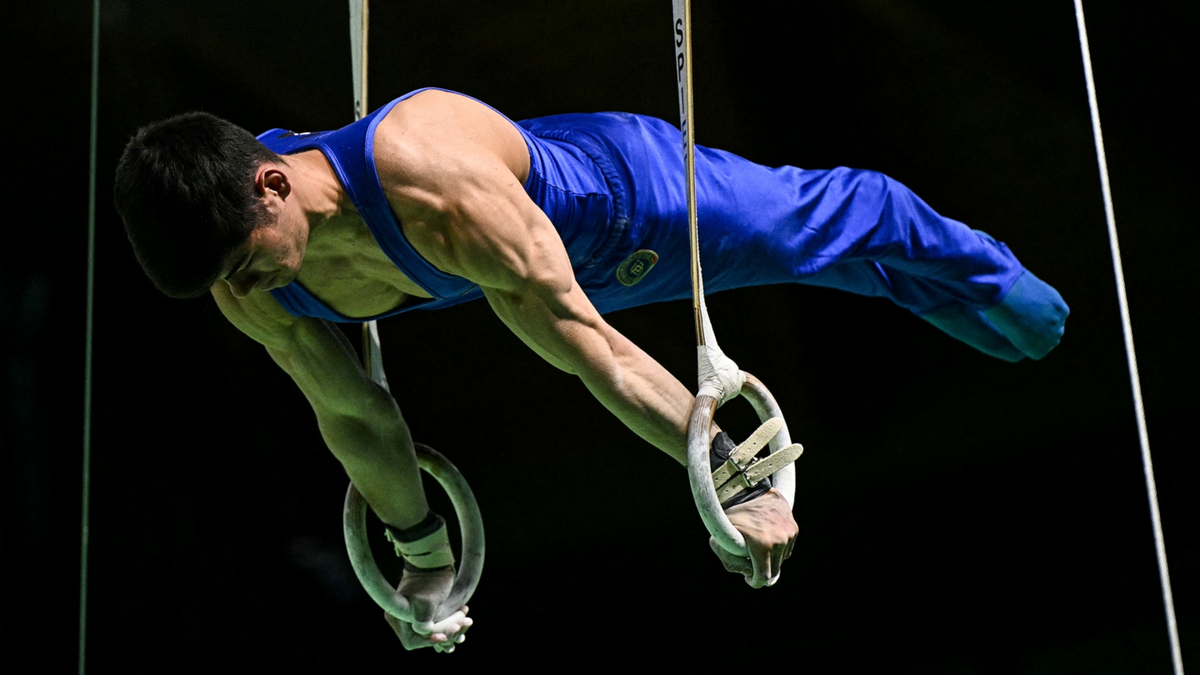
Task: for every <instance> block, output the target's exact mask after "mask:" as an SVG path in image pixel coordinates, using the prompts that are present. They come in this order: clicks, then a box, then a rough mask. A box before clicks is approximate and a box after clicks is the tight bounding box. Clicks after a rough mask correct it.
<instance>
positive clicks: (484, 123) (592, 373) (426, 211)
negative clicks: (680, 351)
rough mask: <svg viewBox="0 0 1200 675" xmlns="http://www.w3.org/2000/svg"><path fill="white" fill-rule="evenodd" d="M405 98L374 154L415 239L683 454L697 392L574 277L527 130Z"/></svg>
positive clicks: (527, 335)
mask: <svg viewBox="0 0 1200 675" xmlns="http://www.w3.org/2000/svg"><path fill="white" fill-rule="evenodd" d="M404 105H405V107H404V108H401V107H400V106H397V109H396V110H395V111H393V113H392V115H394V116H395V117H391V116H389V119H388V120H387V121H386V123H385V124H384V125H381V126H380V134H377V135H376V140H375V143H376V145H375V157H376V165H377V167H378V168H379V171H380V177H381V179H382V180H383V183H384V185H385V189H386V190H387V192H388V197H389V201H390V203H391V204H392V207H393V208H394V209H395V210H396V211H397V213H398V214H399V215H400V216H401V221H402V222H403V223H404V233H405V235H406V236H407V237H408V238H409V241H411V242H412V244H413V245H414V247H416V248H417V250H418V251H419V252H420V253H421V254H422V255H423V256H424V257H425V258H426V259H427V260H429V261H430V262H431V263H433V264H434V265H435V266H437V267H438V268H440V269H442V270H443V271H446V272H448V273H451V274H455V275H458V276H462V277H466V278H467V279H470V280H472V281H474V282H476V283H478V284H479V285H480V287H481V288H482V289H483V292H484V294H485V296H486V297H487V299H488V301H489V302H490V303H491V306H492V308H493V309H494V310H495V312H496V314H497V315H498V316H499V317H500V319H501V320H502V321H504V322H505V324H506V325H508V327H509V328H510V329H512V331H513V332H514V333H515V334H516V335H517V336H518V337H520V338H521V339H522V340H523V341H524V342H525V343H526V344H527V345H529V347H530V348H532V349H533V350H534V351H536V352H537V353H538V354H540V355H541V356H542V357H543V358H545V359H546V360H547V361H549V362H550V363H551V364H553V365H555V366H557V367H558V368H560V369H562V370H564V371H566V372H569V373H573V374H575V375H578V376H579V378H580V379H581V380H582V381H583V383H584V384H585V385H586V386H587V388H588V389H589V390H590V391H591V392H592V393H593V394H594V395H595V396H596V398H597V399H598V400H599V401H600V402H601V403H602V404H603V405H604V406H605V407H606V408H608V409H609V410H610V411H612V412H613V413H614V414H615V415H616V416H617V417H618V418H620V419H621V421H622V422H624V423H625V424H626V425H627V426H628V427H629V428H630V429H632V430H633V431H634V432H636V433H637V434H638V435H639V436H641V437H642V438H644V439H645V440H647V441H649V442H650V443H652V444H653V445H655V446H656V447H658V448H660V449H662V450H663V451H665V452H666V453H668V454H669V455H671V456H672V457H674V458H675V459H676V460H678V461H679V462H680V463H685V462H686V454H687V451H686V441H685V435H686V426H687V414H688V409H689V407H690V405H691V401H692V395H691V394H690V393H689V392H688V390H687V388H686V387H684V386H683V384H681V383H680V382H679V381H678V380H677V379H676V378H675V377H673V376H672V375H671V374H670V373H668V372H667V371H666V369H664V368H663V367H662V366H661V365H659V364H658V363H657V362H656V361H654V360H653V359H652V358H650V357H649V356H648V355H647V354H646V353H645V352H643V351H642V350H641V349H639V348H638V347H637V346H636V345H634V344H633V343H632V342H630V341H629V340H628V339H626V338H625V337H624V336H622V335H621V334H620V333H618V332H617V331H616V330H614V329H613V328H612V327H611V326H609V325H608V324H607V323H606V322H605V321H604V319H603V318H601V316H600V314H599V312H597V311H596V309H595V307H593V306H592V304H591V302H590V301H589V300H588V298H587V296H586V295H585V294H584V293H583V290H582V289H581V288H580V287H579V285H578V284H577V283H576V281H575V275H574V273H573V271H572V269H571V264H570V260H569V258H568V257H567V252H566V250H565V249H564V248H563V244H562V241H561V239H560V238H559V236H558V233H557V231H555V229H554V226H553V225H552V224H551V223H550V221H549V219H548V218H547V217H546V215H545V214H544V213H542V211H541V209H539V208H538V207H537V205H536V204H534V203H533V202H532V201H531V200H530V199H529V197H528V195H526V194H525V191H524V189H523V187H522V185H521V180H523V179H524V176H525V174H526V172H527V171H528V154H527V150H526V148H525V144H524V141H523V140H522V139H521V136H520V134H519V133H518V132H517V131H516V130H515V129H513V127H512V125H511V124H510V123H509V122H507V121H506V120H504V119H503V118H502V117H500V116H499V115H498V114H496V113H495V112H493V111H491V110H488V109H487V108H486V107H484V106H482V105H480V104H478V103H475V102H473V101H470V100H469V99H465V98H463V97H459V96H455V95H453V94H446V93H442V92H426V93H423V94H420V95H418V96H416V97H413V98H412V99H410V100H409V101H407V102H405V104H404ZM388 125H394V126H391V127H390V129H389V126H388ZM390 130H395V133H392V134H390V135H389V131H390ZM381 139H382V140H381Z"/></svg>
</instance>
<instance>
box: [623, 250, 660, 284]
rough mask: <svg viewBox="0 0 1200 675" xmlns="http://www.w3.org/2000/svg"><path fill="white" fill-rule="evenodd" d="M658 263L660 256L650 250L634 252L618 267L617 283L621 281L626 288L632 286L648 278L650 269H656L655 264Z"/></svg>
mask: <svg viewBox="0 0 1200 675" xmlns="http://www.w3.org/2000/svg"><path fill="white" fill-rule="evenodd" d="M656 262H658V254H657V253H655V252H654V251H651V250H650V249H648V248H644V249H641V250H640V251H634V252H633V254H632V255H630V256H629V257H628V258H626V259H625V262H623V263H621V265H620V266H619V267H617V281H620V282H621V283H622V284H624V285H626V286H632V285H634V284H636V283H637V282H639V281H641V280H642V279H645V278H646V274H647V273H648V272H649V271H650V268H652V267H654V263H656Z"/></svg>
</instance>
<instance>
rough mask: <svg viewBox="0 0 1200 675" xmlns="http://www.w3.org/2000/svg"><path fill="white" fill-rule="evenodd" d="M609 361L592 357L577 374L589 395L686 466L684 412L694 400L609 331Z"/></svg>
mask: <svg viewBox="0 0 1200 675" xmlns="http://www.w3.org/2000/svg"><path fill="white" fill-rule="evenodd" d="M605 333H606V336H605V337H606V338H607V341H608V345H609V354H610V355H611V356H610V358H607V359H603V358H602V359H592V360H590V361H588V362H586V363H585V365H584V366H583V367H581V368H577V369H576V372H577V374H578V375H579V377H580V379H581V380H583V383H584V385H585V386H586V387H587V388H588V390H589V391H591V392H592V395H594V396H595V397H596V399H597V400H599V401H600V403H601V404H603V405H604V407H605V408H607V409H608V410H609V411H610V412H612V413H613V414H614V415H616V416H617V418H618V419H620V420H621V421H622V422H623V423H624V424H625V425H626V426H627V427H629V428H630V429H631V430H632V431H633V432H634V433H636V434H637V435H638V436H641V437H642V438H643V439H645V440H646V441H647V442H649V443H650V444H652V445H654V446H655V447H657V448H658V449H660V450H662V451H663V452H665V453H667V454H668V455H670V456H671V457H673V458H675V460H676V461H678V462H679V463H680V464H686V463H687V423H688V413H689V411H690V410H691V404H692V400H693V398H694V396H693V395H692V393H691V392H689V391H688V389H687V387H685V386H683V384H682V383H681V382H680V381H679V380H678V379H676V378H675V377H674V376H673V375H671V374H670V373H669V372H667V370H666V369H665V368H663V367H662V366H661V365H659V363H658V362H657V361H655V360H654V359H652V358H650V356H649V355H648V354H646V353H645V352H644V351H642V350H641V349H640V348H639V347H637V345H635V344H633V343H632V342H630V341H629V340H628V339H627V338H625V337H624V336H623V335H621V334H620V333H618V332H616V331H615V330H613V329H611V328H607V330H606V331H605Z"/></svg>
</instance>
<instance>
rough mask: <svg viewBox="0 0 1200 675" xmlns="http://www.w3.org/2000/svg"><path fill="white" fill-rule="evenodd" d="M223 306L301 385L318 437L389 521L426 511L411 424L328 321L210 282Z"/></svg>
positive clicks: (405, 523) (410, 519)
mask: <svg viewBox="0 0 1200 675" xmlns="http://www.w3.org/2000/svg"><path fill="white" fill-rule="evenodd" d="M212 294H213V297H214V298H215V299H216V301H217V305H218V306H219V307H220V308H221V312H222V313H224V314H225V316H226V317H227V318H228V319H229V320H230V322H232V323H233V325H235V326H237V327H238V328H239V329H240V330H241V331H242V332H243V333H245V334H247V335H249V336H250V337H251V338H253V339H254V340H256V341H257V342H259V343H260V344H262V345H263V346H264V347H266V349H267V353H268V354H270V355H271V358H272V359H274V360H275V363H277V364H278V365H279V367H280V368H282V369H283V370H284V371H285V372H287V374H288V375H290V376H291V377H292V379H293V380H295V382H296V384H297V385H298V386H299V387H300V390H301V391H303V392H304V395H305V397H307V398H308V402H309V403H310V404H311V405H312V408H313V412H315V413H316V415H317V423H318V425H319V426H320V429H321V436H322V437H323V438H324V439H325V443H326V444H327V445H328V446H329V449H330V450H331V451H332V452H333V454H334V456H335V457H337V459H338V460H339V461H340V462H341V463H342V466H343V467H345V469H346V473H347V474H349V476H350V479H351V480H352V481H354V485H355V486H356V487H357V488H358V490H359V491H360V492H361V493H362V494H363V496H364V497H365V498H366V500H367V503H369V504H370V505H371V507H372V508H373V509H374V510H375V513H376V514H377V515H378V516H379V517H380V519H381V520H383V521H384V522H386V523H390V524H392V525H394V526H396V527H400V528H407V527H411V526H412V525H415V524H416V523H418V522H419V521H420V520H421V518H423V517H424V516H425V514H426V513H427V512H428V510H429V507H428V504H427V503H426V501H425V493H424V491H423V490H422V487H421V480H420V470H419V468H418V466H417V463H416V455H415V454H414V451H413V445H412V438H411V436H410V434H409V431H408V425H407V424H405V422H404V419H403V418H402V417H401V416H400V410H399V408H397V407H396V403H395V401H394V400H393V399H392V397H391V395H390V394H388V393H387V392H386V391H384V390H383V389H382V388H380V387H379V386H378V385H376V384H375V383H374V382H372V381H371V379H370V378H369V377H367V375H366V373H365V372H363V369H362V368H361V367H360V366H359V365H358V359H357V357H356V355H355V353H354V349H353V347H351V345H350V344H349V342H348V341H347V340H346V338H345V336H344V335H342V333H341V331H340V330H338V329H337V328H336V327H334V326H332V325H330V324H329V323H328V322H325V321H321V320H318V319H311V318H297V317H293V316H291V315H290V314H288V313H287V312H286V311H284V309H283V308H282V307H280V306H279V303H277V302H276V301H275V299H274V298H273V297H272V296H271V295H270V294H268V293H264V292H255V293H251V294H249V295H247V296H246V297H244V298H236V297H234V295H233V294H232V293H231V292H230V289H229V287H228V285H226V284H225V282H223V281H218V282H217V283H215V284H214V285H213V287H212Z"/></svg>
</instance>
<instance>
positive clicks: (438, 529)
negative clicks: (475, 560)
mask: <svg viewBox="0 0 1200 675" xmlns="http://www.w3.org/2000/svg"><path fill="white" fill-rule="evenodd" d="M384 528H385V534H384V536H386V537H387V540H388V541H390V542H392V545H393V546H395V547H396V555H398V556H400V557H401V558H403V559H404V569H406V570H408V571H410V572H432V571H437V570H442V569H446V568H452V567H453V566H454V552H453V551H451V550H450V535H449V533H448V532H447V531H446V520H445V519H444V518H442V517H441V516H439V515H438V514H436V513H434V512H433V511H432V510H431V511H430V512H429V514H428V515H427V516H425V518H424V519H423V520H422V521H421V522H419V523H417V524H416V525H414V526H412V527H410V528H407V529H400V528H398V527H393V526H391V525H388V524H387V523H384Z"/></svg>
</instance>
